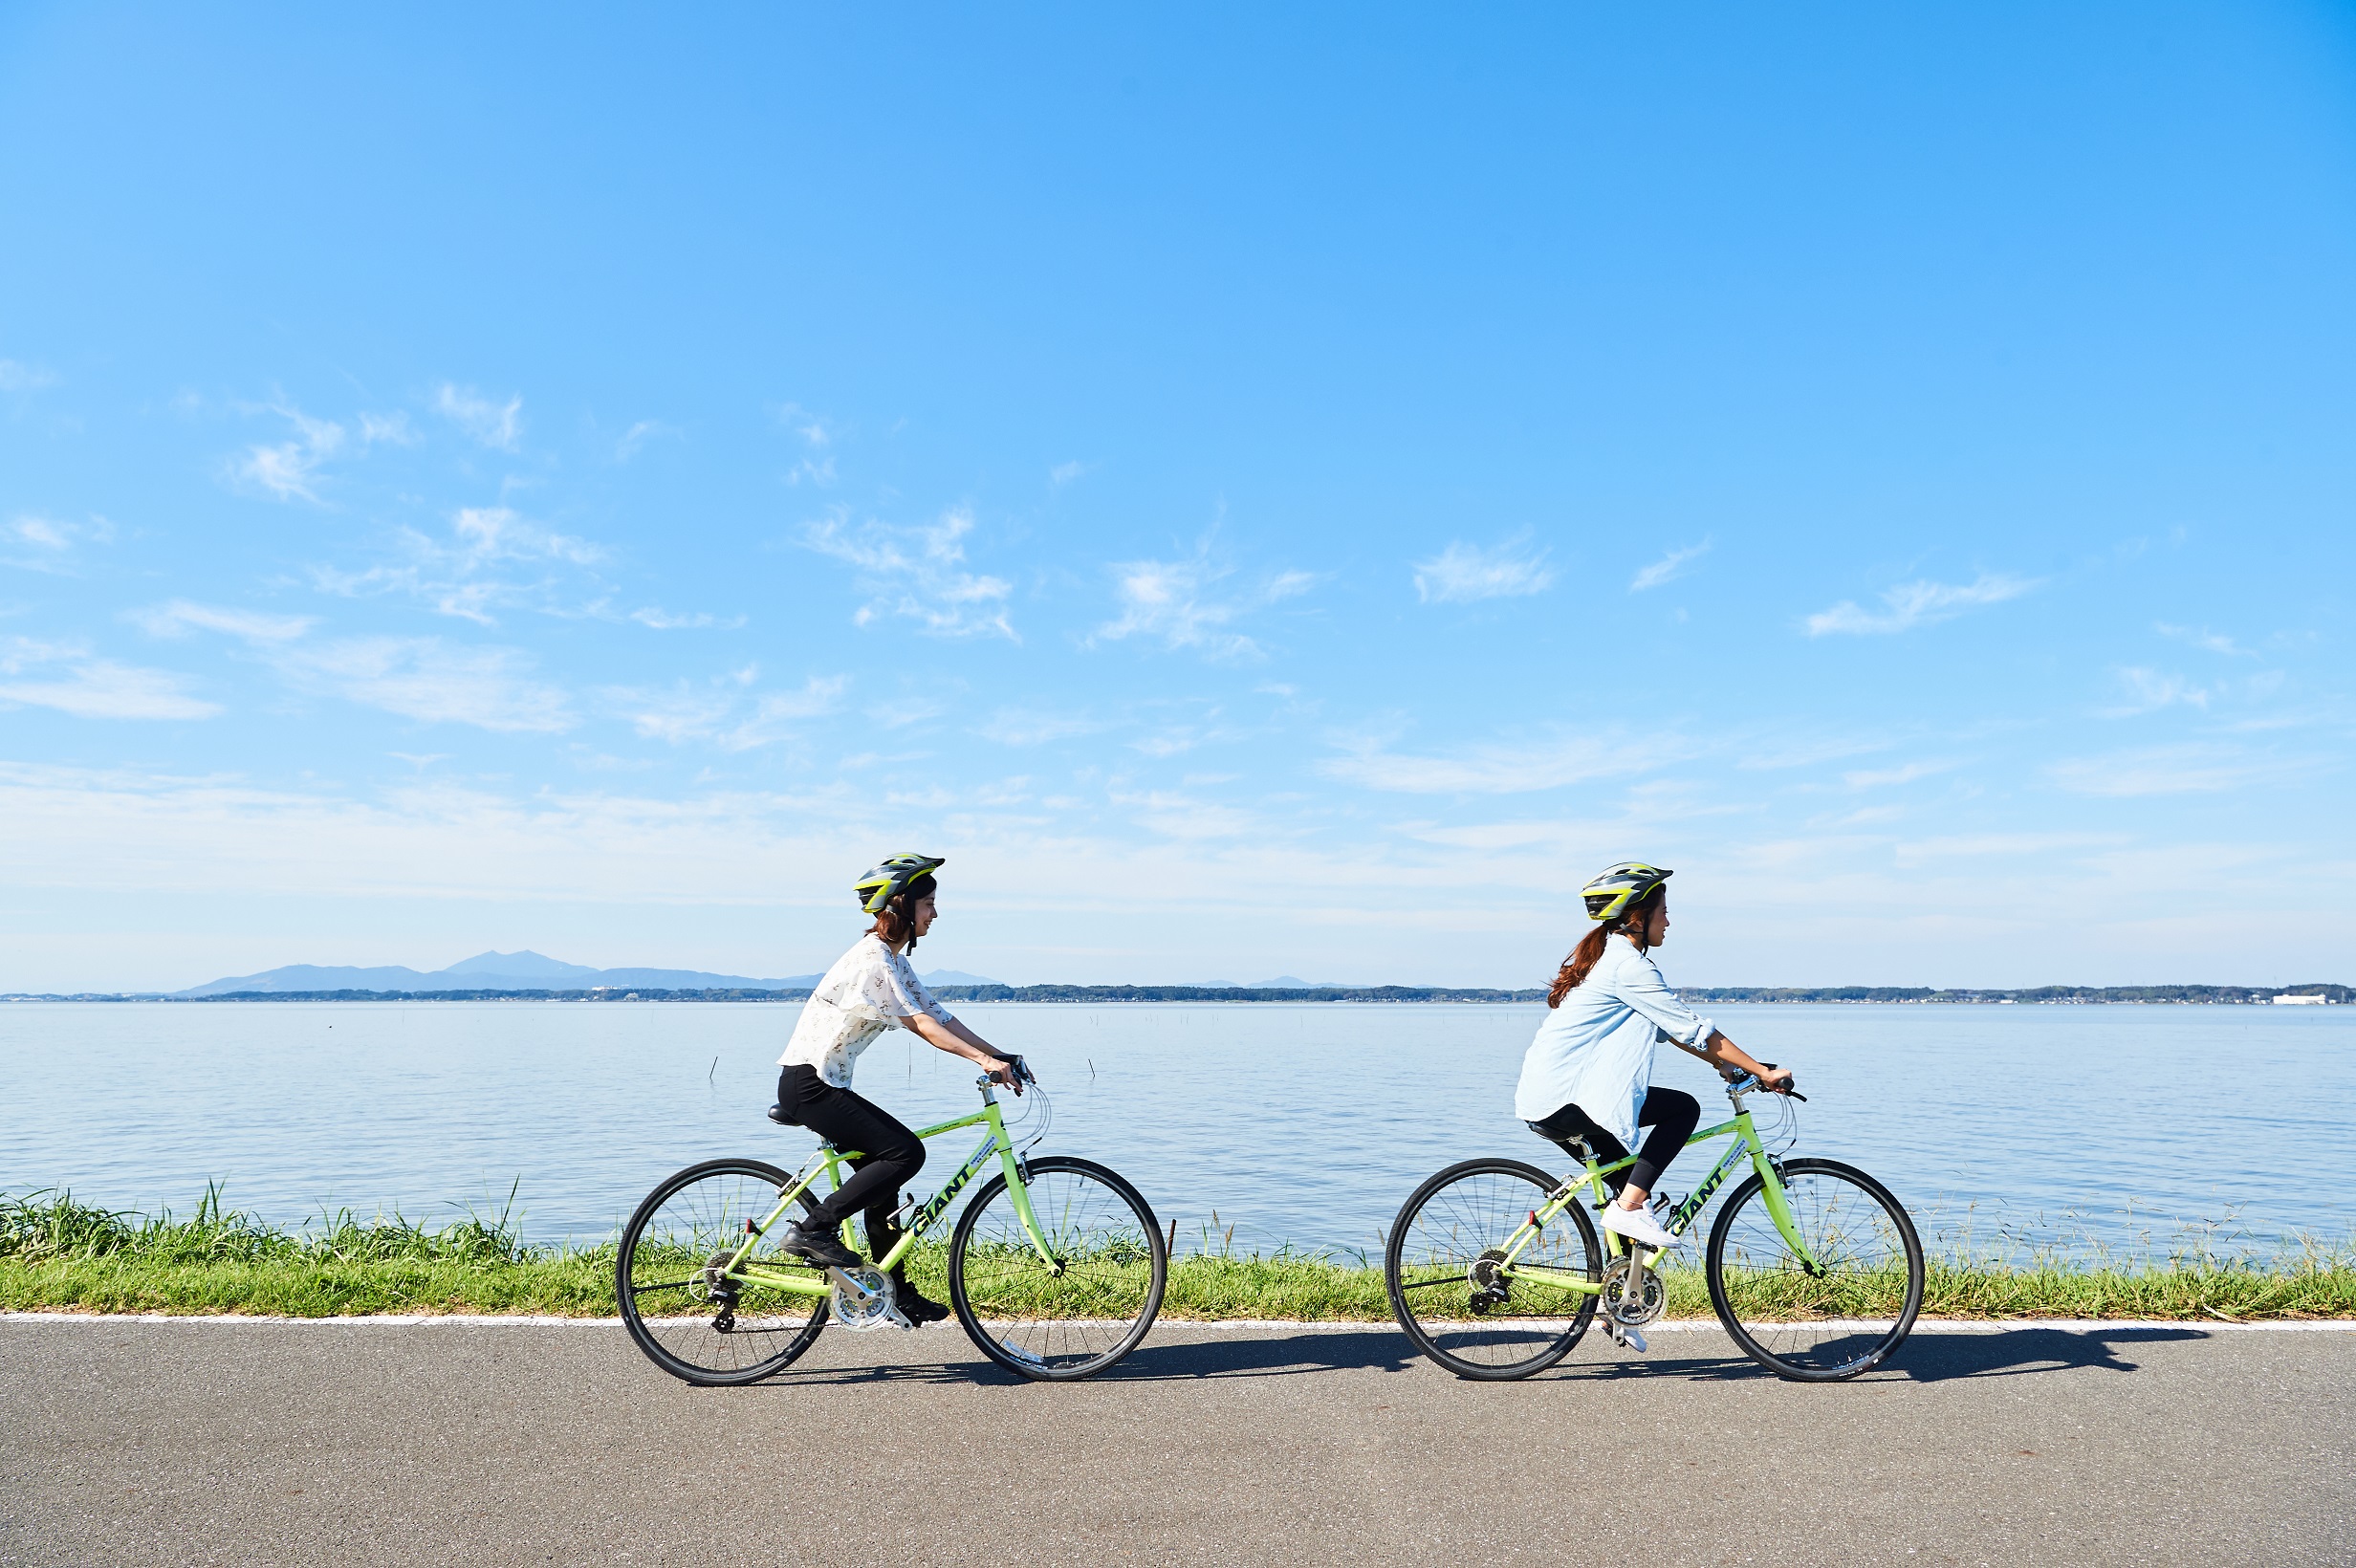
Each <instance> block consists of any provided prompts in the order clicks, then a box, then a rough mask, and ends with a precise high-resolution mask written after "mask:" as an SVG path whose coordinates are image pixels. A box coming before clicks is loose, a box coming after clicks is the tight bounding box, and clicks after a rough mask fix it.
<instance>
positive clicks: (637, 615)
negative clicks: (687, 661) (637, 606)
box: [630, 604, 745, 632]
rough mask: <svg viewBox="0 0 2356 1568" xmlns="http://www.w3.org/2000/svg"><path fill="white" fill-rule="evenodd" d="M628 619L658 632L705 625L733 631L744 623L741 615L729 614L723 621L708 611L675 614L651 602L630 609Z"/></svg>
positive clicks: (689, 629) (688, 629) (692, 628)
mask: <svg viewBox="0 0 2356 1568" xmlns="http://www.w3.org/2000/svg"><path fill="white" fill-rule="evenodd" d="M630 619H631V620H632V621H637V622H638V623H639V624H640V625H642V626H651V627H652V628H653V629H655V630H656V631H659V632H675V631H694V630H701V629H703V628H706V627H717V628H719V629H720V630H723V631H733V630H734V629H735V628H737V627H738V626H741V625H743V624H744V623H745V618H744V617H743V616H731V617H730V618H729V619H728V620H726V621H723V620H721V619H720V618H719V617H718V616H716V615H713V614H711V613H710V612H709V611H698V612H697V613H695V614H693V615H677V614H673V613H672V612H671V611H669V610H664V609H658V608H657V607H656V606H654V605H651V604H649V605H647V606H646V607H645V608H644V609H643V610H632V611H631V612H630Z"/></svg>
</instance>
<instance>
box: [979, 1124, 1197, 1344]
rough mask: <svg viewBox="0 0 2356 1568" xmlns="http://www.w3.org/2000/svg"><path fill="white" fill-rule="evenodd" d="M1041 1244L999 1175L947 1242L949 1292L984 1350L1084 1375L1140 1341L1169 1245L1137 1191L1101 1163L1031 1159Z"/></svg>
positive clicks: (1156, 1307) (1158, 1299)
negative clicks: (1024, 1220) (1041, 1250)
mask: <svg viewBox="0 0 2356 1568" xmlns="http://www.w3.org/2000/svg"><path fill="white" fill-rule="evenodd" d="M1029 1169H1030V1173H1031V1174H1030V1180H1029V1182H1028V1183H1027V1184H1026V1190H1027V1191H1028V1192H1029V1194H1030V1198H1031V1212H1032V1215H1033V1216H1034V1217H1035V1218H1036V1220H1037V1221H1038V1228H1039V1238H1040V1240H1041V1241H1043V1242H1044V1243H1045V1245H1046V1252H1045V1253H1044V1255H1042V1253H1041V1252H1040V1250H1039V1247H1038V1246H1037V1245H1036V1244H1035V1243H1034V1242H1033V1240H1032V1237H1031V1232H1030V1230H1028V1229H1027V1228H1026V1227H1025V1226H1024V1225H1023V1223H1022V1217H1021V1215H1020V1214H1019V1213H1018V1212H1017V1211H1016V1209H1015V1208H1014V1193H1013V1190H1012V1189H1011V1188H1009V1187H1008V1186H1007V1185H1006V1178H1005V1176H1003V1175H999V1176H994V1177H993V1178H991V1182H990V1185H989V1186H988V1187H984V1188H982V1190H981V1195H980V1196H978V1197H976V1198H975V1199H974V1200H973V1201H972V1202H971V1203H970V1204H968V1205H966V1211H965V1213H964V1214H963V1215H962V1216H960V1217H959V1219H958V1221H957V1229H956V1230H955V1231H954V1232H953V1233H952V1234H951V1235H950V1237H949V1302H950V1304H951V1305H953V1306H954V1307H955V1308H956V1309H957V1321H958V1322H959V1323H961V1324H963V1325H964V1327H965V1331H966V1334H967V1336H968V1337H969V1338H971V1339H972V1340H973V1342H974V1344H975V1345H977V1346H979V1347H980V1349H981V1352H982V1354H983V1355H985V1356H988V1357H989V1358H990V1359H991V1360H992V1361H996V1362H997V1363H998V1364H999V1365H1000V1366H1003V1367H1005V1368H1006V1369H1007V1370H1009V1371H1011V1372H1019V1373H1021V1374H1022V1375H1023V1376H1024V1377H1026V1378H1037V1379H1040V1380H1043V1381H1047V1382H1066V1381H1069V1380H1072V1379H1076V1378H1091V1377H1094V1376H1096V1374H1098V1373H1099V1372H1102V1371H1103V1370H1104V1369H1105V1368H1106V1367H1108V1366H1111V1365H1112V1364H1113V1363H1114V1362H1116V1361H1120V1360H1121V1358H1122V1357H1123V1356H1126V1355H1127V1354H1128V1353H1129V1352H1130V1351H1132V1350H1134V1349H1136V1348H1137V1345H1138V1342H1139V1341H1140V1340H1142V1339H1145V1331H1146V1330H1147V1329H1150V1328H1151V1327H1153V1318H1154V1314H1156V1313H1158V1312H1160V1311H1161V1310H1162V1288H1163V1286H1164V1285H1165V1284H1166V1283H1167V1279H1168V1270H1169V1252H1168V1249H1167V1247H1165V1246H1164V1244H1163V1241H1162V1232H1161V1230H1160V1228H1159V1227H1158V1226H1157V1225H1156V1224H1155V1222H1154V1218H1153V1210H1152V1209H1148V1208H1146V1207H1145V1199H1144V1198H1142V1197H1140V1196H1138V1192H1137V1188H1135V1187H1131V1186H1130V1185H1129V1184H1128V1183H1127V1182H1125V1181H1123V1180H1122V1179H1121V1178H1120V1177H1119V1176H1116V1175H1115V1174H1113V1173H1112V1172H1111V1171H1109V1170H1107V1169H1105V1168H1104V1167H1103V1166H1102V1165H1096V1164H1094V1163H1092V1162H1090V1161H1087V1160H1072V1159H1066V1158H1063V1157H1061V1156H1058V1157H1057V1158H1054V1159H1049V1160H1034V1161H1032V1162H1030V1165H1029Z"/></svg>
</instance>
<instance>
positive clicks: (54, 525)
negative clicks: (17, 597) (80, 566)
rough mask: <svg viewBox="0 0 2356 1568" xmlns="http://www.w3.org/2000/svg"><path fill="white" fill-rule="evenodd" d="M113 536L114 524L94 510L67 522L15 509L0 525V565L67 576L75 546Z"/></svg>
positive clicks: (106, 541)
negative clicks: (14, 513) (77, 519)
mask: <svg viewBox="0 0 2356 1568" xmlns="http://www.w3.org/2000/svg"><path fill="white" fill-rule="evenodd" d="M114 538H115V525H114V524H112V523H110V522H108V521H107V520H106V519H105V518H103V517H100V516H98V515H96V514H93V515H92V516H91V517H90V518H89V519H88V520H87V521H85V522H79V523H69V522H64V521H61V520H60V519H58V518H55V517H37V516H34V515H33V514H32V513H31V512H19V513H17V515H15V516H14V517H11V519H9V521H8V523H7V524H6V525H5V526H0V565H6V566H18V567H24V568H27V569H29V570H31V571H34V572H53V573H60V574H63V575H66V576H69V577H70V576H72V575H74V555H75V552H76V549H78V548H79V547H80V546H82V545H85V544H111V543H113V542H114Z"/></svg>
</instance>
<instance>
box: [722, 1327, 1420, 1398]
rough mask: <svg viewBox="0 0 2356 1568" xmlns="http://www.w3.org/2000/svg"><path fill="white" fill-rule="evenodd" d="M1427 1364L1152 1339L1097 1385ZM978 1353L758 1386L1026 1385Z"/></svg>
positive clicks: (1388, 1354) (801, 1372)
mask: <svg viewBox="0 0 2356 1568" xmlns="http://www.w3.org/2000/svg"><path fill="white" fill-rule="evenodd" d="M1422 1361H1423V1358H1422V1357H1420V1356H1418V1355H1417V1354H1416V1353H1415V1349H1414V1347H1413V1346H1412V1345H1410V1344H1408V1343H1407V1336H1405V1335H1403V1334H1401V1333H1399V1332H1398V1331H1397V1330H1396V1329H1378V1328H1373V1327H1368V1328H1366V1329H1363V1330H1341V1331H1334V1330H1324V1331H1320V1332H1316V1333H1309V1334H1288V1335H1281V1336H1275V1335H1256V1334H1255V1335H1235V1336H1226V1335H1222V1336H1219V1337H1217V1338H1214V1339H1193V1340H1183V1341H1182V1340H1169V1341H1165V1342H1162V1343H1158V1344H1157V1343H1156V1342H1155V1341H1154V1340H1153V1339H1151V1338H1150V1337H1148V1338H1147V1339H1146V1340H1145V1343H1144V1344H1142V1345H1139V1346H1138V1347H1137V1348H1136V1349H1135V1350H1133V1351H1131V1352H1130V1353H1129V1354H1128V1356H1127V1358H1126V1359H1125V1360H1123V1361H1122V1362H1121V1363H1120V1364H1119V1365H1118V1366H1114V1367H1111V1368H1109V1369H1107V1370H1106V1371H1104V1372H1102V1373H1100V1374H1099V1375H1098V1376H1097V1377H1096V1378H1094V1379H1092V1380H1091V1381H1092V1382H1096V1383H1163V1382H1195V1381H1199V1380H1202V1379H1205V1378H1265V1377H1289V1376H1294V1375H1297V1374H1299V1373H1303V1372H1401V1371H1405V1370H1407V1368H1409V1367H1410V1366H1415V1365H1420V1364H1421V1363H1422ZM1028 1381H1029V1380H1028V1379H1024V1378H1018V1377H1016V1376H1015V1375H1014V1373H1012V1372H1009V1371H1007V1370H1006V1369H1005V1368H1004V1367H1001V1366H999V1365H998V1364H997V1363H995V1362H994V1361H989V1360H987V1359H985V1358H984V1357H982V1356H980V1355H978V1354H976V1355H973V1356H971V1357H965V1356H959V1357H956V1358H954V1359H952V1360H949V1361H909V1362H898V1363H892V1364H886V1365H882V1366H871V1365H852V1366H811V1365H808V1364H801V1365H796V1366H794V1367H791V1368H788V1369H787V1370H786V1371H784V1372H782V1373H780V1374H778V1375H777V1376H776V1377H774V1378H771V1379H768V1380H766V1381H765V1382H763V1383H761V1384H759V1385H758V1386H761V1387H765V1388H775V1387H805V1388H806V1387H810V1386H812V1385H813V1384H817V1385H828V1384H844V1383H983V1384H989V1385H992V1386H1010V1385H1015V1384H1020V1383H1026V1382H1028Z"/></svg>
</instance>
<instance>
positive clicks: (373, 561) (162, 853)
mask: <svg viewBox="0 0 2356 1568" xmlns="http://www.w3.org/2000/svg"><path fill="white" fill-rule="evenodd" d="M0 213H5V214H6V232H7V235H8V241H7V243H6V244H5V245H0V933H5V940H4V941H0V989H17V988H31V989H52V988H57V989H65V988H83V987H89V988H108V989H111V988H116V987H125V988H134V987H136V988H145V987H163V986H180V985H186V984H192V983H195V982H198V981H202V980H205V979H208V978H211V977H212V976H214V975H217V974H223V973H231V972H243V971H246V970H250V969H257V968H262V967H266V966H270V965H275V964H279V963H288V962H311V963H406V964H411V965H413V966H415V967H418V968H421V969H431V968H438V967H440V966H441V965H443V964H446V963H448V962H450V961H452V960H454V959H457V958H459V957H461V956H463V955H465V954H468V953H470V952H474V951H477V950H480V949H482V948H485V947H499V948H502V949H507V948H513V947H535V948H538V949H539V950H542V951H545V952H550V953H554V954H556V955H558V956H560V957H563V958H566V959H569V960H572V961H574V962H579V963H592V964H660V965H679V966H692V967H698V968H709V969H726V970H731V971H736V972H749V973H754V974H785V973H796V972H802V971H806V970H808V969H813V968H816V967H819V966H821V965H823V964H824V963H825V962H826V961H827V960H828V959H829V958H831V956H832V955H833V953H834V952H835V951H836V950H838V949H839V948H840V947H841V946H842V945H843V944H844V943H845V942H846V941H847V940H848V938H849V936H850V935H851V934H852V933H854V932H855V931H856V929H857V927H858V921H857V919H856V916H855V912H854V911H853V910H852V909H851V906H850V904H849V902H848V896H847V894H846V893H845V892H844V888H845V885H846V884H847V882H849V881H850V879H851V878H852V877H853V876H854V875H855V874H856V873H858V872H859V871H860V870H862V869H863V868H864V867H865V866H866V865H867V864H869V863H870V862H872V861H873V860H876V859H877V858H879V857H880V856H881V855H883V854H884V853H888V852H890V851H893V850H897V849H901V848H918V849H924V850H927V851H929V852H931V853H935V854H943V855H947V856H949V860H950V866H949V872H948V874H947V879H948V880H947V882H946V888H947V899H946V913H945V918H944V922H943V925H942V926H941V927H940V929H939V931H938V933H937V934H936V936H935V938H934V940H933V941H932V942H930V943H928V944H927V947H926V949H925V953H924V956H925V957H927V958H930V959H932V960H933V961H934V962H935V963H937V964H941V965H949V966H953V967H955V968H959V969H969V970H973V971H976V972H980V973H986V974H991V975H995V976H998V977H1001V978H1006V979H1011V980H1017V981H1029V980H1072V981H1124V980H1136V981H1164V982H1185V981H1209V980H1230V981H1251V980H1255V979H1260V978H1265V977H1266V976H1269V975H1272V974H1276V973H1280V972H1290V973H1293V974H1298V975H1303V976H1306V977H1309V978H1311V979H1318V980H1328V979H1330V980H1338V981H1350V982H1372V981H1398V982H1409V983H1415V982H1424V983H1461V984H1499V985H1516V984H1536V983H1538V982H1539V981H1540V980H1541V979H1542V977H1543V976H1544V974H1545V973H1546V972H1547V971H1548V970H1549V969H1551V966H1552V965H1553V963H1554V962H1555V961H1556V960H1557V959H1558V958H1559V957H1560V953H1561V951H1562V950H1563V949H1564V947H1566V946H1567V945H1568V944H1569V942H1570V941H1571V940H1573V939H1575V937H1576V936H1577V935H1578V932H1579V922H1578V921H1577V919H1576V918H1575V905H1574V904H1573V903H1572V902H1571V899H1570V896H1569V895H1570V894H1571V893H1572V892H1574V891H1575V889H1576V887H1577V885H1578V883H1579V882H1582V881H1583V880H1584V878H1585V877H1586V876H1587V875H1588V874H1590V873H1591V872H1593V871H1594V870H1596V869H1598V868H1600V867H1602V866H1603V865H1604V864H1606V863H1608V862H1611V861H1614V860H1623V859H1627V858H1644V859H1648V860H1656V861H1658V862H1660V863H1664V864H1668V865H1671V866H1674V867H1676V868H1677V870H1678V878H1677V881H1676V882H1675V884H1674V889H1675V892H1676V895H1677V898H1676V900H1675V901H1674V909H1675V916H1676V920H1677V929H1676V933H1675V935H1674V937H1673V938H1672V942H1671V946H1670V947H1669V949H1667V950H1666V951H1665V952H1664V954H1663V958H1664V961H1665V964H1666V966H1667V968H1668V970H1669V974H1670V976H1671V978H1672V979H1676V980H1682V981H1687V982H1691V983H1718V984H1809V983H1832V982H1870V983H1907V984H1929V985H1952V986H1967V985H2009V984H2034V983H2043V982H2049V981H2070V982H2082V983H2132V982H2149V981H2167V980H2205V981H2228V982H2257V983H2271V982H2277V981H2296V980H2301V979H2312V978H2337V979H2348V978H2351V977H2356V966H2352V965H2351V942H2350V939H2351V937H2352V936H2356V920H2352V919H2351V909H2350V904H2351V899H2350V892H2349V889H2350V887H2351V885H2356V882H2351V873H2356V840H2352V838H2351V832H2350V828H2349V825H2348V815H2349V814H2348V811H2347V801H2348V799H2349V794H2350V780H2349V776H2348V768H2347V763H2348V761H2349V754H2350V737H2351V724H2352V722H2356V708H2352V707H2351V701H2350V698H2351V692H2350V681H2349V675H2350V661H2349V647H2348V632H2347V626H2348V614H2347V612H2348V608H2349V588H2348V583H2349V577H2350V568H2351V565H2352V564H2356V561H2352V560H2351V556H2352V555H2356V552H2351V549H2350V545H2349V534H2350V520H2351V519H2350V503H2351V499H2352V498H2356V421H2352V419H2351V416H2352V415H2356V289H2352V288H2351V287H2350V280H2351V279H2352V278H2356V24H2352V23H2351V20H2350V17H2349V14H2348V13H2347V12H2346V11H2345V9H2344V8H2335V7H2324V6H2300V5H2268V4H2249V5H2234V6H2225V5H2215V6H2206V7H2203V6H2180V7H2167V8H2150V7H2128V6H2114V7H2103V6H2086V7H2074V8H2067V9H2066V10H2057V9H2055V8H2050V7H2027V6H2019V7H2002V6H1996V7H1989V6H1981V7H1968V8H1967V7H1948V8H1926V7H1913V8H1902V9H1899V10H1895V11H1893V10H1891V9H1889V8H1884V7H1855V8H1843V7H1801V8H1778V9H1777V10H1775V11H1771V12H1761V11H1758V10H1757V9H1756V8H1741V7H1732V6H1716V7H1708V6H1705V7H1679V8H1673V9H1671V10H1659V9H1653V10H1649V11H1647V10H1644V9H1641V8H1626V7H1600V6H1581V7H1530V8H1519V9H1512V8H1491V9H1486V10H1482V11H1476V12H1463V11H1407V10H1389V11H1382V10H1368V9H1366V8H1347V9H1345V8H1329V9H1309V8H1293V9H1291V10H1289V11H1287V12H1286V13H1285V14H1283V15H1271V14H1269V13H1267V12H1266V11H1265V10H1264V9H1250V8H1234V9H1204V8H1189V9H1185V10H1178V9H1168V10H1165V11H1145V10H1140V9H1122V10H1119V11H1114V12H1107V11H1104V10H1103V9H1102V8H1072V9H1070V10H1065V11H1050V10H1023V11H1004V10H1001V11H969V10H935V9H927V8H916V9H909V8H898V9H894V10H891V11H875V10H874V9H873V8H840V9H835V10H818V9H811V8H793V9H785V8H762V9H736V10H730V9H720V8H713V9H708V10H705V11H699V12H697V13H696V14H695V15H694V16H692V17H689V18H685V19H683V18H682V17H680V16H678V15H675V14H674V15H665V16H663V17H660V18H656V17H652V16H650V15H649V14H647V13H644V12H639V13H631V12H625V11H580V10H577V9H574V10H563V11H558V10H554V9H550V10H543V11H538V12H536V13H526V12H524V11H520V10H518V11H513V12H505V11H503V12H502V13H501V14H500V15H498V16H497V17H494V18H491V19H488V20H487V19H486V18H485V17H484V16H483V15H481V14H479V8H466V9H460V8H448V9H444V10H440V11H435V10H432V9H429V8H407V9H404V10H403V11H400V12H398V13H390V12H387V13H382V14H381V15H378V14H371V15H367V16H353V15H336V16H326V17H323V16H321V15H320V14H319V13H317V12H316V11H315V10H306V9H296V8H285V9H280V10H276V11H272V10H267V9H260V8H256V9H251V10H247V11H240V12H237V13H233V14H227V13H218V12H214V13H207V12H202V11H181V12H152V11H135V10H128V9H112V8H107V7H102V6H77V7H70V8H69V7H61V6H20V7H14V8H11V9H10V10H9V11H7V12H6V13H5V14H4V15H0Z"/></svg>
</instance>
